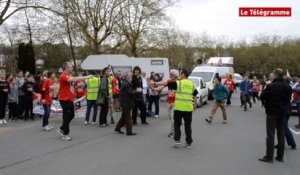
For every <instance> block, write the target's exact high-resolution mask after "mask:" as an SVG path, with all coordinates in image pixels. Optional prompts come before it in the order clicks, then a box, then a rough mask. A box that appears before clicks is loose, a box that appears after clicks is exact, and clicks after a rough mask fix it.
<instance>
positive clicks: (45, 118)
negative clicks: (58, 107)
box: [43, 104, 51, 127]
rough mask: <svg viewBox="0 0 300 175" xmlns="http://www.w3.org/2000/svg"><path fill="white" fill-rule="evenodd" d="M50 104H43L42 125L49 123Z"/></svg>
mask: <svg viewBox="0 0 300 175" xmlns="http://www.w3.org/2000/svg"><path fill="white" fill-rule="evenodd" d="M50 106H51V105H50V104H44V105H43V108H44V116H43V127H44V126H47V125H49V117H50Z"/></svg>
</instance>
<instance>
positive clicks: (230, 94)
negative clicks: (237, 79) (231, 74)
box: [226, 91, 233, 105]
mask: <svg viewBox="0 0 300 175" xmlns="http://www.w3.org/2000/svg"><path fill="white" fill-rule="evenodd" d="M232 93H233V91H229V95H228V97H227V101H226V104H227V105H230V104H231V96H232Z"/></svg>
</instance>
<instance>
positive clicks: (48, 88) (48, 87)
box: [42, 79, 54, 105]
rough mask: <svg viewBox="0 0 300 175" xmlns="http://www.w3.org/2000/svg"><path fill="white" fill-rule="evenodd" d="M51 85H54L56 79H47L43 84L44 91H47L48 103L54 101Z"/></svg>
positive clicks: (46, 99)
mask: <svg viewBox="0 0 300 175" xmlns="http://www.w3.org/2000/svg"><path fill="white" fill-rule="evenodd" d="M51 86H52V87H53V86H54V81H52V80H51V79H45V80H44V82H43V85H42V91H43V92H44V93H45V97H44V99H45V101H46V104H47V105H49V104H51V103H52V92H51Z"/></svg>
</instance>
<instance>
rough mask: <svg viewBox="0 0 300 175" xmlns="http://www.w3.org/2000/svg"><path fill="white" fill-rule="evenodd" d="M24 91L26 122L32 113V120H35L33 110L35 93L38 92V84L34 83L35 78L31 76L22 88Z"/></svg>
mask: <svg viewBox="0 0 300 175" xmlns="http://www.w3.org/2000/svg"><path fill="white" fill-rule="evenodd" d="M22 90H23V92H24V93H25V106H24V108H25V115H24V120H25V121H26V120H27V119H28V118H29V113H30V118H31V120H34V114H33V112H32V109H33V93H34V92H37V90H38V87H37V85H36V83H35V82H34V77H33V75H29V76H28V79H27V81H25V83H24V84H23V86H22Z"/></svg>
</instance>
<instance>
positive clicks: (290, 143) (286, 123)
mask: <svg viewBox="0 0 300 175" xmlns="http://www.w3.org/2000/svg"><path fill="white" fill-rule="evenodd" d="M289 119H290V115H287V116H285V120H284V129H285V139H286V142H287V144H288V146H291V147H296V142H295V140H294V137H293V134H292V132H291V130H290V128H289Z"/></svg>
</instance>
